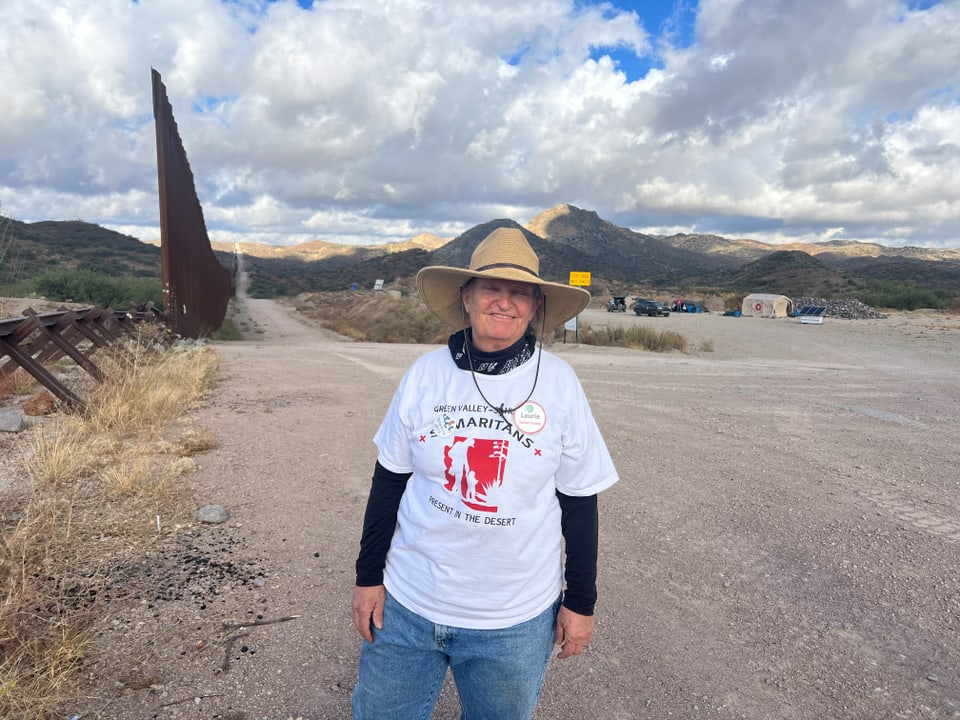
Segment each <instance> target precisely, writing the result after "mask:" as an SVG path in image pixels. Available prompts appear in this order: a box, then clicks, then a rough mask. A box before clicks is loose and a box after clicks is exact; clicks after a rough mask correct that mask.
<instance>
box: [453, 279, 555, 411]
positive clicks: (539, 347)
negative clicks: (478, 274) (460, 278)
mask: <svg viewBox="0 0 960 720" xmlns="http://www.w3.org/2000/svg"><path fill="white" fill-rule="evenodd" d="M459 293H460V319H461V320H462V321H463V326H464V333H463V347H464V349H465V350H466V352H467V364H468V365H470V377H472V378H473V384H474V385H475V386H476V388H477V392H478V393H480V397H481V398H483V401H484V402H485V403H486V404H487V406H488V407H490V408H493V410H494V412H496V413H497V414H498V415H499V416H500V417H501V418H503V420H504V422H510V421H509V420H507V413H508V412H509V413H514V412H516V411H517V410H519V409H520V408H521V407H523V406H524V405H526V404H527V401H528V400H529V399H530V398H532V397H533V392H534V390H536V389H537V381H538V380H539V379H540V358H541V357H543V333H544V331H545V330H546V325H547V319H546V318H547V296H546V295H543V296H542V305H541V307H540V310H541V311H542V312H541V313H540V335H539V337H538V338H537V369H536V372H535V373H534V375H533V386H532V387H531V388H530V392H529V393H527V397H526V399H525V400H524V401H523V402H522V403H520V404H519V405H517V406H516V407H512V408H508V407H504V404H503V403H500V405H499V407H498V406H496V405H494V404H493V403H492V402H490V401H489V400H488V399H487V396H486V395H484V394H483V390H481V389H480V382H479V381H478V380H477V373H476V372H475V371H474V369H473V356H472V355H471V354H470V338H468V337H467V333H466V328H467V318H466V309H465V308H464V305H463V286H462V285H461V286H460V289H459Z"/></svg>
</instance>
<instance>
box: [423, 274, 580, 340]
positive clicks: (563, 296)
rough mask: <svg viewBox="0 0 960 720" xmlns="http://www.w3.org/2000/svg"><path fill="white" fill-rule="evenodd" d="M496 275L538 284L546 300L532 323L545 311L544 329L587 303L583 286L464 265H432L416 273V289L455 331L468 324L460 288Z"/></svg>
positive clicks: (563, 320) (504, 278) (561, 321)
mask: <svg viewBox="0 0 960 720" xmlns="http://www.w3.org/2000/svg"><path fill="white" fill-rule="evenodd" d="M482 277H488V278H496V279H498V280H514V281H516V282H525V283H530V284H531V285H537V286H539V288H540V292H541V293H542V294H543V297H544V298H546V302H545V303H544V305H543V306H542V307H541V309H540V310H539V311H538V314H537V318H536V320H535V324H536V325H537V326H538V327H539V325H540V313H544V316H543V324H544V327H545V328H549V329H551V330H552V329H553V328H555V327H556V326H557V325H560V324H562V323H565V322H566V321H567V320H569V319H570V318H572V317H575V316H576V315H579V314H580V313H581V312H582V311H583V310H584V308H586V307H587V305H588V304H589V303H590V293H589V292H587V291H586V290H584V289H583V288H579V287H574V286H572V285H561V284H560V283H554V282H547V281H546V280H541V279H539V278H537V277H536V276H533V275H530V274H529V273H527V272H525V271H524V270H522V269H512V268H502V267H501V268H496V269H494V270H487V271H483V270H481V271H477V270H465V269H463V268H455V267H445V266H443V265H432V266H429V267H425V268H423V269H422V270H421V271H420V272H418V273H417V290H419V292H420V299H421V300H423V302H424V304H425V305H426V306H427V309H429V310H430V312H432V313H433V314H434V315H436V316H437V317H438V318H440V320H442V321H443V322H444V323H446V324H447V325H449V326H450V327H452V328H453V329H455V330H461V329H463V328H465V327H466V326H468V325H469V324H470V319H469V318H468V317H467V316H466V314H465V313H464V312H463V309H462V306H461V304H460V288H461V287H462V286H463V285H464V284H465V283H467V282H468V281H469V280H472V279H473V278H482Z"/></svg>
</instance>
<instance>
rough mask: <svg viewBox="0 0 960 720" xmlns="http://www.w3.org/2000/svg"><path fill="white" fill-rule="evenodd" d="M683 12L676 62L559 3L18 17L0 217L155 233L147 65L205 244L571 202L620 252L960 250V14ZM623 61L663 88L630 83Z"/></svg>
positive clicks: (4, 79)
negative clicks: (809, 244) (713, 240)
mask: <svg viewBox="0 0 960 720" xmlns="http://www.w3.org/2000/svg"><path fill="white" fill-rule="evenodd" d="M614 4H615V3H614ZM640 7H641V8H642V5H640ZM697 13H698V14H697V16H696V18H695V23H696V24H695V30H694V34H693V42H692V44H687V45H685V46H684V47H682V48H673V47H671V46H670V39H671V38H672V37H673V35H672V34H671V35H662V36H651V35H650V34H649V31H648V29H647V28H645V27H644V26H643V24H642V22H643V20H644V18H643V17H642V9H641V10H640V11H637V12H633V11H626V10H623V11H620V10H617V9H616V8H615V7H614V5H611V4H606V5H602V6H600V5H582V4H579V3H574V2H573V0H538V1H537V2H533V3H517V2H515V1H513V0H511V1H510V2H507V1H506V0H496V1H495V2H486V3H442V4H441V3H433V2H424V1H422V0H391V1H390V2H383V3H370V2H367V1H366V0H324V2H317V3H315V4H314V7H313V10H311V11H306V10H303V9H301V8H299V7H298V6H297V5H296V3H295V2H293V1H292V0H282V1H280V2H275V3H267V2H259V1H253V0H248V1H247V2H243V3H240V2H220V1H219V0H140V1H139V2H130V0H101V1H100V2H97V3H89V2H85V1H83V0H51V2H49V3H46V4H44V5H43V6H42V7H40V6H36V4H35V3H33V2H31V1H30V0H6V2H4V3H3V5H2V6H0V26H2V27H4V28H5V32H4V33H3V34H2V35H0V86H2V87H3V88H4V96H5V103H4V113H3V114H2V115H0V203H2V207H3V211H4V212H5V213H9V214H11V215H13V216H14V217H17V218H19V219H25V220H39V219H72V218H74V217H81V218H83V219H87V220H90V221H93V222H99V223H102V224H104V225H108V226H110V227H124V228H136V227H143V228H144V233H145V235H144V236H145V238H149V235H148V233H152V232H155V228H156V227H157V226H158V224H159V222H158V219H157V213H158V210H157V206H158V203H157V199H156V158H155V147H154V127H153V115H152V104H151V103H152V100H151V92H150V82H149V77H150V76H149V70H150V67H156V68H157V69H158V70H159V71H160V72H161V74H162V75H163V79H164V82H165V84H166V87H167V91H168V95H169V97H170V101H171V103H172V105H173V109H174V114H175V116H176V118H177V122H178V126H179V129H180V134H181V137H182V138H183V142H184V146H185V147H186V150H187V153H188V157H189V159H190V163H191V167H192V169H193V172H194V176H195V179H196V182H197V191H198V194H199V197H200V199H201V202H202V203H203V207H204V215H205V218H206V221H207V226H208V229H209V231H210V234H211V236H212V237H213V236H217V237H224V238H230V239H250V240H261V241H268V242H275V243H290V242H299V241H303V240H310V239H324V240H338V239H339V240H347V241H352V242H353V241H358V240H359V241H365V242H379V241H387V240H396V239H404V237H410V236H412V235H415V234H418V233H420V232H432V233H435V234H438V235H442V236H450V235H454V234H456V233H457V232H460V231H462V230H465V229H467V228H469V227H470V226H472V225H473V224H476V223H479V222H485V221H488V220H491V219H493V218H496V217H513V218H514V219H516V220H518V221H520V222H525V221H526V220H528V219H530V217H531V216H532V215H533V214H535V213H536V212H538V211H540V210H543V209H546V208H548V207H550V206H552V205H554V204H557V203H561V202H569V203H573V204H575V205H579V206H581V207H585V208H588V209H592V210H596V211H597V212H598V213H599V214H600V215H601V216H602V217H605V218H607V219H610V220H612V221H614V222H617V223H618V224H622V225H627V226H630V227H634V228H636V229H644V228H646V229H650V228H683V229H684V230H685V231H699V232H722V233H724V234H730V235H736V236H751V237H758V238H760V239H763V238H768V239H769V238H772V237H777V238H781V239H797V238H799V237H805V238H807V239H820V238H825V237H831V238H845V239H864V240H872V241H878V242H886V243H890V244H897V245H902V244H910V243H912V244H924V245H936V244H939V245H946V246H958V245H960V192H958V190H960V187H958V184H960V180H958V178H960V173H958V169H960V168H958V165H960V130H958V128H960V117H958V115H960V107H958V98H960V90H958V88H957V86H956V77H955V75H956V72H955V69H956V68H957V67H960V13H958V4H957V2H956V0H949V1H947V2H941V3H939V4H936V5H934V6H933V7H932V8H930V9H928V10H918V11H912V10H908V9H907V7H906V6H905V5H903V4H902V3H898V2H896V1H895V0H875V1H872V2H846V3H837V2H834V0H808V2H805V3H795V2H786V1H785V0H771V2H765V3H754V2H748V1H747V0H742V1H741V0H701V2H700V3H699V6H698V10H697ZM676 17H680V14H677V16H676ZM674 19H676V18H674ZM649 30H652V31H654V32H656V31H658V30H659V28H656V27H652V28H650V29H649ZM675 30H676V27H674V26H671V27H670V31H671V33H672V32H673V31H675ZM624 50H629V51H632V52H633V53H635V54H636V55H637V56H638V57H640V59H642V60H646V61H650V62H652V63H653V64H654V65H655V66H657V65H658V64H659V66H658V67H655V68H654V69H652V70H650V71H649V72H648V73H647V74H646V76H645V77H642V78H640V79H637V80H635V81H633V82H631V81H630V80H628V75H627V74H625V72H624V69H623V68H620V67H618V66H617V64H616V63H615V62H614V61H613V60H612V59H611V57H608V56H607V55H606V53H612V52H613V51H620V52H622V51H624ZM653 53H657V55H656V57H654V56H653ZM612 57H621V56H620V55H615V56H612Z"/></svg>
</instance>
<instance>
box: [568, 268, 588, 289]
mask: <svg viewBox="0 0 960 720" xmlns="http://www.w3.org/2000/svg"><path fill="white" fill-rule="evenodd" d="M570 284H571V285H578V286H580V287H590V273H588V272H571V273H570Z"/></svg>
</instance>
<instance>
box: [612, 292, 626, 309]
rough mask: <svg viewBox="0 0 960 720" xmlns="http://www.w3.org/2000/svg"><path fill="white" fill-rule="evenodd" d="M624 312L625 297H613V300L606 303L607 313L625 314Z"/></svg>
mask: <svg viewBox="0 0 960 720" xmlns="http://www.w3.org/2000/svg"><path fill="white" fill-rule="evenodd" d="M626 311H627V297H626V295H614V296H613V300H611V301H610V302H608V303H607V312H626Z"/></svg>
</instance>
